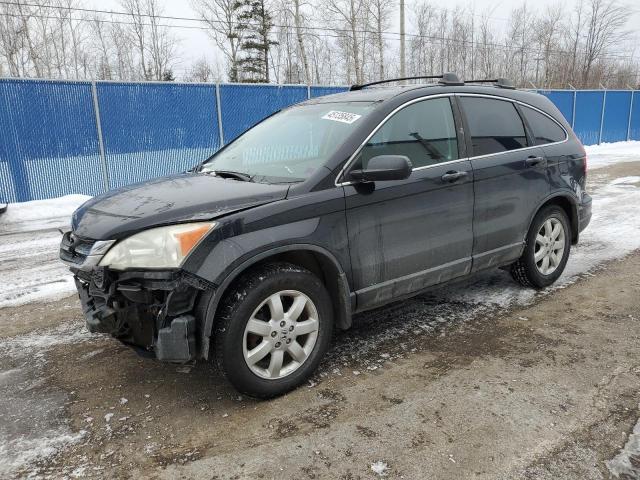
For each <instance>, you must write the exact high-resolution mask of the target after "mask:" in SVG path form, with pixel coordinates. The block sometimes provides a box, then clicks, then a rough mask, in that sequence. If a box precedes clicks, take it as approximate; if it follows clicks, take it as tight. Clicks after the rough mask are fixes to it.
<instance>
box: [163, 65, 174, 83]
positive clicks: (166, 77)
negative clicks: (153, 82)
mask: <svg viewBox="0 0 640 480" xmlns="http://www.w3.org/2000/svg"><path fill="white" fill-rule="evenodd" d="M162 81H163V82H175V81H176V77H174V76H173V70H171V69H170V68H169V69H167V70H165V71H164V73H163V74H162Z"/></svg>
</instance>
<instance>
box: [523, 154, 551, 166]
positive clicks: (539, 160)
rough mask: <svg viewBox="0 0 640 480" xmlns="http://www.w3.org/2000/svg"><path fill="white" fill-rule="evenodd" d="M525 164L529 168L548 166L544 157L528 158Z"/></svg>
mask: <svg viewBox="0 0 640 480" xmlns="http://www.w3.org/2000/svg"><path fill="white" fill-rule="evenodd" d="M524 163H525V164H526V165H527V167H535V166H537V165H542V166H545V165H546V164H547V160H546V159H545V158H544V157H533V156H531V157H528V158H527V159H526V160H525V161H524Z"/></svg>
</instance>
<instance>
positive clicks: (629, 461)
mask: <svg viewBox="0 0 640 480" xmlns="http://www.w3.org/2000/svg"><path fill="white" fill-rule="evenodd" d="M607 468H608V469H609V472H611V475H613V476H614V477H615V478H640V420H638V423H636V426H635V427H634V428H633V432H632V433H631V435H629V440H627V443H626V445H625V446H624V448H623V449H622V451H621V452H620V453H619V454H618V455H616V456H615V457H614V458H613V459H611V460H609V461H608V462H607Z"/></svg>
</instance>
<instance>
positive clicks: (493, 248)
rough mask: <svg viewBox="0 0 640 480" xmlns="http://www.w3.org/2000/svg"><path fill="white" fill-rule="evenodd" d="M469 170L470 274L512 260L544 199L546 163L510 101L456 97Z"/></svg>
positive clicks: (543, 154) (540, 149) (482, 97)
mask: <svg viewBox="0 0 640 480" xmlns="http://www.w3.org/2000/svg"><path fill="white" fill-rule="evenodd" d="M459 102H460V105H461V109H462V112H463V114H464V117H465V119H466V123H467V126H466V128H467V133H468V137H469V139H470V143H471V145H470V150H471V152H470V161H471V165H472V167H473V171H474V177H475V183H474V192H475V193H474V195H475V202H474V219H473V230H474V236H475V240H474V246H473V270H474V271H475V270H481V269H483V268H487V267H491V266H495V265H501V264H504V263H506V262H509V261H511V260H515V259H517V258H518V257H519V256H520V254H521V252H522V247H523V245H524V239H525V236H526V233H527V230H528V228H529V221H530V220H531V215H532V213H533V211H534V210H535V208H537V206H538V205H540V202H541V201H542V200H543V199H544V198H545V197H546V196H547V195H548V194H549V192H550V186H549V180H548V175H547V159H546V158H545V152H544V151H543V150H542V148H540V147H537V146H535V145H532V143H533V142H532V141H531V140H530V139H529V138H528V137H527V133H526V129H525V126H524V122H523V120H522V118H521V116H520V113H519V111H518V108H517V106H516V103H515V102H512V101H510V100H508V99H503V98H499V97H490V96H477V95H464V94H460V95H459Z"/></svg>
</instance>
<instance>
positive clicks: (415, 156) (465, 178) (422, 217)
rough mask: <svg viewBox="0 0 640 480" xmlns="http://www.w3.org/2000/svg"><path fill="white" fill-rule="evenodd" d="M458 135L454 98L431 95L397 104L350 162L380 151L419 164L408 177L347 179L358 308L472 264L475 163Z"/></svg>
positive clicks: (460, 272) (458, 273)
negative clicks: (367, 180)
mask: <svg viewBox="0 0 640 480" xmlns="http://www.w3.org/2000/svg"><path fill="white" fill-rule="evenodd" d="M459 137H460V138H461V135H459V134H458V128H456V121H455V120H454V114H453V110H452V103H451V98H450V97H447V96H445V97H438V98H431V99H426V100H420V101H416V102H412V103H411V104H409V105H407V106H405V107H404V108H402V109H401V110H399V111H398V112H396V113H395V114H394V115H393V116H392V117H391V118H389V119H388V120H387V121H386V122H385V123H384V125H382V126H381V127H380V128H379V129H378V130H377V132H375V134H374V135H373V136H372V137H371V138H370V139H369V140H368V142H367V143H366V144H365V146H364V147H363V148H362V150H361V151H360V152H359V154H358V155H357V157H356V160H355V162H354V163H353V166H352V167H351V168H350V169H355V168H363V167H366V164H367V162H368V161H369V160H370V159H371V158H372V157H374V156H377V155H405V156H407V157H408V158H409V159H410V160H411V162H412V165H413V172H412V174H411V176H410V177H409V178H408V179H406V180H400V181H387V182H376V183H373V182H372V183H361V184H347V185H344V187H343V188H344V189H345V201H346V216H347V229H348V233H349V250H350V255H351V264H352V269H353V282H354V287H355V290H356V296H357V308H358V310H362V309H366V308H371V307H373V306H376V305H380V304H383V303H385V302H387V301H388V300H389V299H392V298H398V297H401V296H403V295H407V294H410V293H413V292H416V291H419V290H421V289H423V288H425V287H427V286H430V285H433V284H436V283H439V282H443V281H446V280H449V279H451V278H454V277H457V276H461V275H464V274H466V273H468V272H469V271H470V269H471V251H472V245H473V232H472V223H473V170H472V168H471V163H470V162H469V161H468V160H467V159H465V158H460V157H461V156H463V155H462V154H461V153H462V152H464V148H463V145H462V144H461V143H462V142H460V141H459V140H460V138H459ZM347 175H348V173H347ZM347 180H348V177H347Z"/></svg>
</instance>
